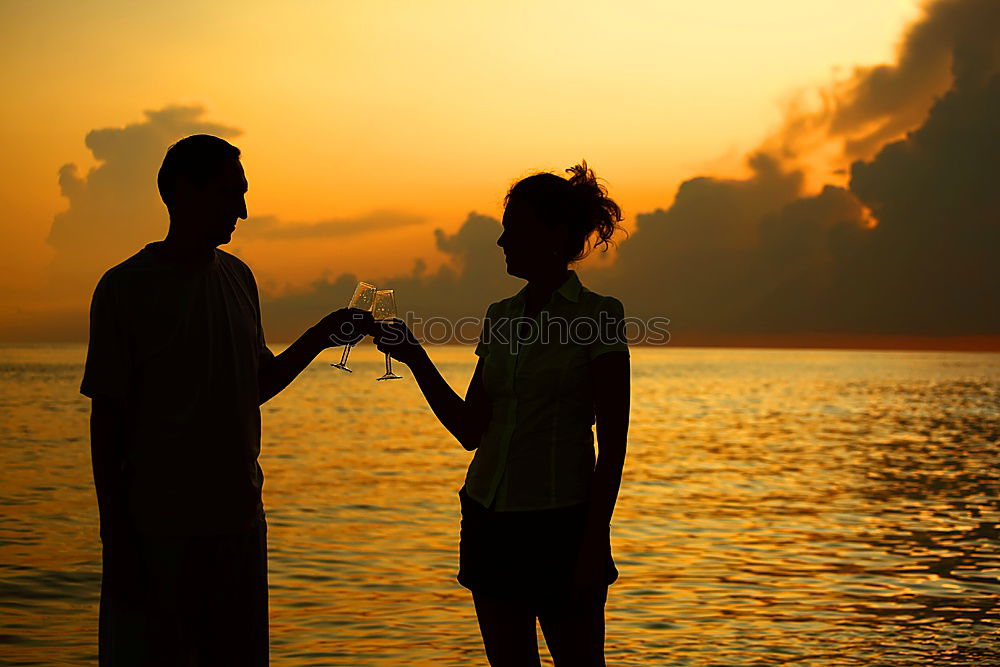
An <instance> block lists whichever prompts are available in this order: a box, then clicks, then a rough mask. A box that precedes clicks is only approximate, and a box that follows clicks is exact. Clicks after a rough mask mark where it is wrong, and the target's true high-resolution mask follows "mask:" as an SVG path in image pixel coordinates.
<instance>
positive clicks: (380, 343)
mask: <svg viewBox="0 0 1000 667" xmlns="http://www.w3.org/2000/svg"><path fill="white" fill-rule="evenodd" d="M372 337H373V338H374V339H375V345H376V346H377V347H378V349H379V352H384V353H386V354H389V355H391V356H392V358H393V359H398V360H399V361H402V362H403V363H404V364H406V365H407V366H412V365H413V363H414V362H419V361H421V360H423V359H426V358H427V353H426V352H425V351H424V348H423V347H421V346H420V343H419V342H418V341H417V339H416V338H415V337H414V336H413V332H412V331H410V328H409V327H408V326H406V323H405V322H403V321H402V320H381V321H378V322H375V325H374V329H373V330H372Z"/></svg>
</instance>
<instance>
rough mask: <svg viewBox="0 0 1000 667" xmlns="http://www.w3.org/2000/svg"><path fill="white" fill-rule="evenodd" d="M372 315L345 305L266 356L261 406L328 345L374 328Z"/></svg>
mask: <svg viewBox="0 0 1000 667" xmlns="http://www.w3.org/2000/svg"><path fill="white" fill-rule="evenodd" d="M371 317H372V316H371V313H367V312H365V311H362V310H358V309H356V308H341V309H340V310H338V311H335V312H333V313H330V314H329V315H327V316H326V317H324V318H323V319H322V320H320V321H319V322H318V323H317V324H316V325H315V326H312V327H310V328H309V329H307V330H306V332H305V333H304V334H302V335H301V336H299V339H298V340H296V341H295V342H294V343H292V344H291V345H289V346H288V348H287V349H286V350H285V351H284V352H282V353H281V354H279V355H278V356H276V357H272V356H270V354H268V355H267V356H266V357H262V359H261V365H260V369H259V371H258V374H257V386H258V388H259V392H260V403H261V405H263V404H264V403H266V402H267V401H269V400H271V399H272V398H273V397H275V396H277V395H278V394H279V393H281V391H282V390H284V388H285V387H287V386H288V385H289V384H291V382H292V380H294V379H295V378H296V377H298V375H299V373H301V372H302V371H303V370H305V368H306V366H308V365H309V364H310V362H312V360H313V359H315V358H316V356H317V355H318V354H319V353H320V352H322V351H323V350H325V349H326V348H328V347H334V346H337V345H348V344H350V345H353V344H355V343H357V342H358V341H359V340H361V339H362V338H363V337H364V333H365V332H366V331H369V330H370V329H371V326H372V320H371Z"/></svg>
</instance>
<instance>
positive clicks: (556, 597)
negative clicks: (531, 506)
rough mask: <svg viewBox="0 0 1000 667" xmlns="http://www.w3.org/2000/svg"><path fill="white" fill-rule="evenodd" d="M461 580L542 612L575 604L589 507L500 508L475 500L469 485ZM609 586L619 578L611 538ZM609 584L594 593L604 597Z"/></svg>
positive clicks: (463, 500)
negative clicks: (573, 595) (573, 594)
mask: <svg viewBox="0 0 1000 667" xmlns="http://www.w3.org/2000/svg"><path fill="white" fill-rule="evenodd" d="M458 495H459V498H460V499H461V503H462V529H461V541H460V544H459V570H458V582H459V583H460V584H462V585H463V586H465V587H466V588H468V589H469V590H470V591H472V592H473V593H477V594H482V595H489V596H490V597H495V598H500V599H503V600H506V601H510V602H514V603H517V604H522V605H524V606H529V607H531V608H533V609H535V611H536V613H538V612H540V611H558V609H559V608H560V607H562V606H564V605H567V604H568V603H570V601H571V600H570V583H571V578H572V575H573V571H574V568H575V566H576V562H577V558H578V557H579V554H580V545H581V543H582V541H583V532H584V527H585V525H586V520H587V506H586V505H573V506H570V507H560V508H556V509H548V510H532V511H513V512H497V511H495V510H490V509H487V508H485V507H483V506H482V505H480V504H479V503H478V502H476V501H475V500H473V499H472V498H470V497H469V496H468V494H466V492H465V488H464V487H463V488H462V490H461V491H459V494H458ZM604 551H605V554H606V556H605V559H606V562H607V565H606V568H605V570H606V576H605V584H606V586H609V585H611V584H612V583H614V581H615V580H616V579H617V578H618V570H617V568H616V567H615V563H614V560H613V559H612V557H611V541H610V538H609V540H608V543H607V545H606V546H605V548H604ZM606 595H607V588H606V587H602V588H601V589H600V590H599V591H595V592H594V596H595V598H598V599H601V600H603V598H604V597H605V596H606Z"/></svg>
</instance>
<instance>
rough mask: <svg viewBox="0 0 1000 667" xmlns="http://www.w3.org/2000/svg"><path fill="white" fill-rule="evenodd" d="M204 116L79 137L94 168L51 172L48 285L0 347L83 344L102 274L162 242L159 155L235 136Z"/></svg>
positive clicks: (262, 235) (165, 112) (293, 232)
mask: <svg viewBox="0 0 1000 667" xmlns="http://www.w3.org/2000/svg"><path fill="white" fill-rule="evenodd" d="M205 113H206V111H205V109H204V108H203V107H201V106H196V105H194V106H178V105H170V106H166V107H163V108H161V109H156V110H149V111H146V112H144V115H143V119H142V120H141V121H139V122H136V123H130V124H127V125H124V126H122V127H106V128H99V129H95V130H92V131H91V132H89V133H88V134H87V136H86V139H85V143H86V146H87V148H88V149H89V150H90V151H91V153H92V154H93V157H94V159H95V160H96V161H97V165H96V166H94V167H92V168H90V169H89V170H87V172H86V173H84V174H81V173H80V170H79V168H78V167H77V166H76V165H75V164H66V165H63V167H62V168H61V169H60V170H59V187H60V191H61V193H62V195H63V197H65V198H66V200H67V202H68V207H67V208H66V210H65V211H62V212H60V213H58V214H57V215H56V216H55V217H54V219H53V221H52V226H51V228H50V230H49V234H48V237H47V242H48V244H49V245H50V246H51V247H52V248H53V249H54V251H55V254H54V257H53V260H52V262H51V264H50V266H49V267H48V269H49V270H48V283H47V284H46V285H42V286H39V287H38V289H37V292H36V293H35V294H34V295H33V296H34V299H33V301H34V302H35V303H34V304H33V305H32V306H31V307H26V308H24V309H22V310H21V311H19V312H18V313H17V314H16V319H17V320H18V321H17V322H10V323H8V324H6V325H4V326H3V328H0V337H2V338H5V339H9V340H24V339H41V338H45V337H49V338H53V339H59V340H63V339H85V338H86V335H87V334H86V332H87V304H88V303H89V297H90V294H91V291H92V290H93V287H94V285H95V284H96V283H97V280H98V278H99V277H100V276H101V274H102V273H103V272H104V271H105V270H107V269H108V268H109V267H111V266H113V265H115V264H117V263H119V262H121V261H122V260H124V259H126V258H127V257H129V256H131V255H132V254H134V253H135V252H137V251H138V250H139V249H141V248H142V247H143V246H144V245H145V244H147V243H149V242H150V241H155V240H158V239H161V238H163V237H164V236H165V235H166V232H167V227H168V218H167V212H166V209H165V207H164V206H163V203H162V202H161V201H160V197H159V193H158V192H157V189H156V172H157V170H158V169H159V167H160V163H161V162H162V161H163V155H164V154H165V153H166V150H167V148H168V147H169V146H170V145H171V144H173V143H174V142H176V141H177V140H179V139H181V138H183V137H185V136H189V135H191V134H198V133H208V134H214V135H216V136H220V137H223V138H226V139H228V140H233V139H234V138H235V137H238V136H240V134H241V131H240V130H239V129H238V128H236V127H233V126H231V125H227V124H223V123H218V122H212V121H209V120H206V119H205V118H204V116H205ZM237 143H238V142H237ZM251 178H252V177H251ZM422 222H424V218H422V217H420V216H416V215H411V214H407V213H402V212H395V211H375V212H373V213H371V214H368V215H364V216H360V217H357V218H330V219H327V220H320V221H316V222H308V221H307V222H284V221H282V220H281V219H280V218H278V217H276V216H270V215H264V216H255V217H253V218H250V219H249V220H247V221H245V222H243V223H241V224H240V227H239V237H238V238H240V239H245V240H246V241H248V242H250V243H254V242H260V241H263V242H272V241H283V242H287V243H289V244H294V243H300V244H302V243H305V244H310V243H312V242H314V241H318V240H325V239H333V238H345V237H348V236H358V235H363V234H368V233H373V232H378V231H383V230H392V229H399V228H404V227H409V226H413V225H417V224H420V223H422ZM74 302H75V303H77V304H79V305H78V306H76V307H74V308H68V309H67V308H65V307H62V306H60V309H59V310H58V311H56V310H52V306H51V305H50V306H49V307H46V306H45V304H46V303H49V304H56V303H59V304H63V303H74Z"/></svg>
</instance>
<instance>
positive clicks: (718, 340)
mask: <svg viewBox="0 0 1000 667" xmlns="http://www.w3.org/2000/svg"><path fill="white" fill-rule="evenodd" d="M86 344H87V341H85V340H29V341H23V340H21V341H18V340H0V347H6V348H12V347H45V346H70V345H86ZM288 344H289V343H286V342H278V341H268V345H270V346H273V347H282V348H283V347H286V346H287V345H288ZM445 344H446V345H466V346H467V347H470V348H471V347H472V346H471V345H468V344H463V343H456V342H449V343H445ZM429 347H431V348H433V347H437V345H432V346H429ZM631 347H633V348H647V347H651V348H685V349H687V348H720V349H727V348H728V349H765V350H854V351H864V350H869V351H873V352H891V351H900V352H904V351H905V352H995V353H1000V335H996V336H898V335H862V334H850V335H845V334H797V335H774V334H685V333H683V332H681V333H678V332H676V331H675V332H672V338H671V341H670V342H669V343H666V344H664V345H646V344H636V345H632V346H631Z"/></svg>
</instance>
